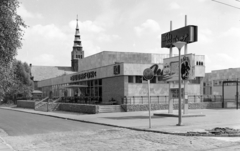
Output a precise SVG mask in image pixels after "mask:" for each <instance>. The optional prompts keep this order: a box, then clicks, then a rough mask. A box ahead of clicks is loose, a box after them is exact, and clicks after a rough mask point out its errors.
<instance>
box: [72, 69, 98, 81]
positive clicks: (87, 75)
mask: <svg viewBox="0 0 240 151" xmlns="http://www.w3.org/2000/svg"><path fill="white" fill-rule="evenodd" d="M96 76H97V72H96V71H90V72H86V73H81V74H77V75H73V76H71V78H70V79H71V80H72V81H78V80H84V79H91V78H94V77H96Z"/></svg>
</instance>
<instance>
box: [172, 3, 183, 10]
mask: <svg viewBox="0 0 240 151" xmlns="http://www.w3.org/2000/svg"><path fill="white" fill-rule="evenodd" d="M180 8H181V7H180V6H179V5H178V3H176V2H172V3H170V9H180Z"/></svg>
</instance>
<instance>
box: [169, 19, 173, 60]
mask: <svg viewBox="0 0 240 151" xmlns="http://www.w3.org/2000/svg"><path fill="white" fill-rule="evenodd" d="M170 31H172V21H170ZM172 56H173V54H172V45H171V46H170V52H169V57H172Z"/></svg>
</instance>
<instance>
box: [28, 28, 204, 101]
mask: <svg viewBox="0 0 240 151" xmlns="http://www.w3.org/2000/svg"><path fill="white" fill-rule="evenodd" d="M189 56H191V69H192V70H191V74H193V75H194V78H193V79H191V80H189V81H188V84H187V87H186V88H185V92H186V93H187V94H188V95H201V94H202V93H203V92H202V89H203V77H204V75H205V66H204V64H205V63H204V62H205V60H204V56H197V55H194V54H190V55H189ZM71 58H72V60H71V67H48V68H49V69H50V68H51V69H52V70H53V69H54V72H51V73H52V74H51V75H52V77H48V78H45V79H38V78H37V77H38V76H39V75H37V72H40V71H41V67H37V66H35V67H34V66H32V71H34V72H33V73H32V74H33V77H34V79H35V81H37V82H36V83H37V89H39V90H41V91H42V92H43V97H47V96H51V97H53V98H73V97H75V98H77V99H74V101H76V102H78V103H81V102H85V103H86V102H88V103H95V104H108V103H111V102H115V104H122V103H123V102H124V101H126V99H127V101H128V103H129V102H130V103H133V101H134V103H136V102H141V101H142V102H143V101H144V97H146V96H147V93H148V87H147V86H148V85H147V81H146V80H144V78H143V71H144V69H146V68H150V67H152V69H153V70H154V71H156V72H155V76H154V78H153V79H152V80H151V81H150V90H151V97H152V101H154V100H155V101H165V102H166V101H168V99H172V98H177V97H178V82H177V81H168V80H163V79H162V77H161V76H160V74H159V73H163V70H164V68H169V66H166V64H164V62H165V60H166V59H167V60H168V58H169V55H166V54H151V53H135V52H112V51H103V52H100V53H97V54H94V55H91V56H88V57H84V50H83V48H82V44H81V39H80V32H79V28H78V25H77V27H76V33H75V40H74V46H73V50H72V53H71ZM171 59H173V60H175V62H176V59H177V57H171ZM174 65H175V66H171V67H170V68H176V64H174ZM44 70H45V72H42V74H44V73H45V74H46V73H47V72H48V69H47V67H46V68H45V69H44ZM175 74H178V73H175ZM182 89H183V87H182Z"/></svg>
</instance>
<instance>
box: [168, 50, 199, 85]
mask: <svg viewBox="0 0 240 151" xmlns="http://www.w3.org/2000/svg"><path fill="white" fill-rule="evenodd" d="M180 58H181V63H180V65H181V71H180V72H181V73H180V76H181V79H182V80H192V79H194V78H195V74H194V73H195V72H194V71H195V70H194V59H195V55H194V54H187V55H182V56H181V57H180ZM163 64H164V66H163V75H169V79H168V80H167V81H178V74H179V72H178V70H179V68H178V56H177V57H171V58H166V59H163Z"/></svg>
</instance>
